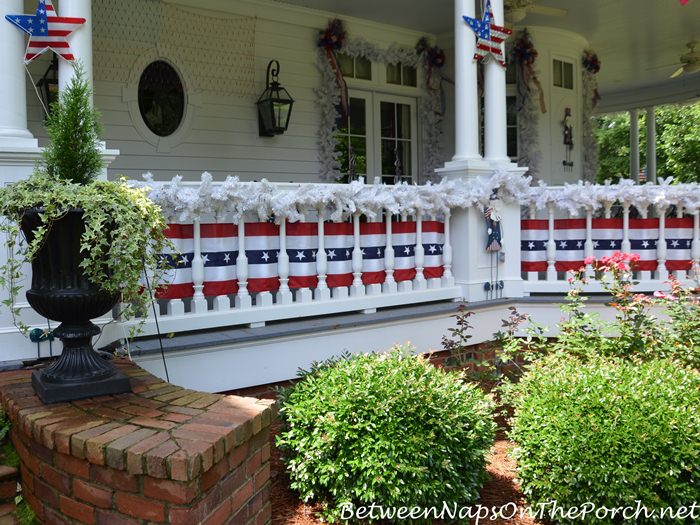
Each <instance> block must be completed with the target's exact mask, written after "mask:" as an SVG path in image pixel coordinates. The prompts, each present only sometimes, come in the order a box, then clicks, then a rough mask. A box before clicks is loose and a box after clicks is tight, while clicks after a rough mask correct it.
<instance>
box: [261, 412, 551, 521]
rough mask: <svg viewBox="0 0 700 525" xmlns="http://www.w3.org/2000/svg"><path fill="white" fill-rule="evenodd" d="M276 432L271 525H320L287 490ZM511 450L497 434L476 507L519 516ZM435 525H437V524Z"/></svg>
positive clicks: (309, 509)
mask: <svg viewBox="0 0 700 525" xmlns="http://www.w3.org/2000/svg"><path fill="white" fill-rule="evenodd" d="M499 426H501V427H503V421H502V420H500V418H499ZM278 428H279V424H274V425H273V427H272V434H273V437H272V455H271V458H270V462H271V473H270V478H271V480H272V487H271V489H272V490H271V495H270V498H271V501H272V523H273V525H319V524H321V523H323V522H322V521H321V520H319V519H318V518H316V517H315V514H316V513H317V512H318V508H317V507H316V506H314V505H308V504H305V503H304V502H303V501H300V500H299V497H298V495H297V493H296V492H294V491H293V490H291V489H290V488H289V477H287V474H286V472H285V469H284V464H283V463H282V461H281V460H280V455H279V451H278V450H277V447H275V445H274V434H275V432H276V431H277V429H278ZM512 447H513V443H512V442H511V441H509V440H508V439H506V437H505V435H504V432H503V431H502V430H501V431H499V432H498V434H497V436H496V442H495V443H494V446H493V449H492V451H491V455H490V457H489V458H488V467H487V470H488V473H489V476H490V479H489V480H488V481H487V482H486V483H485V484H484V487H483V488H482V490H481V499H480V501H479V503H480V504H481V505H483V506H486V507H501V506H502V505H506V504H511V505H512V503H515V504H516V505H517V507H518V513H517V514H520V510H521V509H522V508H524V505H525V502H524V500H523V495H522V493H521V492H520V487H519V486H518V483H517V481H516V480H515V461H514V460H513V459H512V458H511V457H510V456H509V455H508V451H509V450H510V449H511V448H512ZM472 523H475V521H474V520H473V521H472ZM481 523H489V524H494V525H505V524H509V525H536V524H537V523H538V522H537V521H535V520H533V519H531V518H529V517H524V518H520V517H516V518H513V519H508V520H496V521H488V520H481ZM435 525H438V524H437V523H436V524H435Z"/></svg>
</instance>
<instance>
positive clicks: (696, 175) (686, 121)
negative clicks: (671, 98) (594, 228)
mask: <svg viewBox="0 0 700 525" xmlns="http://www.w3.org/2000/svg"><path fill="white" fill-rule="evenodd" d="M597 120H598V127H597V129H596V130H595V131H596V136H597V138H598V146H599V164H598V181H599V182H603V181H604V180H606V179H610V180H612V181H617V180H618V179H621V178H628V177H629V155H630V147H629V132H630V118H629V114H628V113H617V114H611V115H601V116H599V117H598V118H597ZM639 163H640V166H645V165H646V114H645V113H644V112H641V113H640V118H639ZM656 175H657V177H659V178H661V177H663V178H666V177H673V178H674V179H675V180H677V181H681V182H692V181H700V102H696V103H694V104H686V105H669V106H660V107H657V108H656Z"/></svg>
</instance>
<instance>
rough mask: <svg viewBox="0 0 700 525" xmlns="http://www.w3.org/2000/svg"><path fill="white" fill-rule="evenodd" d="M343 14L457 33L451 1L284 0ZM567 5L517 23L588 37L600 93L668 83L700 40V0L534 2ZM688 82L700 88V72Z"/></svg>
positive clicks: (683, 80)
mask: <svg viewBox="0 0 700 525" xmlns="http://www.w3.org/2000/svg"><path fill="white" fill-rule="evenodd" d="M282 1H284V2H285V3H290V4H297V5H300V6H304V7H309V8H313V9H320V10H324V11H327V12H329V14H336V15H339V16H343V15H345V16H353V17H358V18H365V19H370V20H375V21H378V22H382V23H386V24H391V25H395V26H400V27H405V28H408V29H413V30H416V31H423V32H426V33H430V34H436V35H441V34H449V33H451V32H452V31H453V28H452V25H453V10H454V1H453V0H432V1H430V2H428V1H426V0H381V1H377V0H353V1H352V2H348V1H347V0H282ZM535 3H536V4H538V5H543V6H549V7H558V8H564V9H566V10H567V11H568V13H567V14H566V16H563V17H551V16H542V15H536V14H528V15H527V16H526V17H525V19H523V20H522V21H521V22H519V23H518V24H517V27H521V26H528V25H530V26H546V27H553V28H561V29H566V30H569V31H573V32H575V33H578V34H580V35H582V36H583V37H585V38H586V39H587V40H588V42H589V43H590V45H591V48H592V49H594V50H595V51H596V52H597V53H598V55H599V57H600V59H601V61H602V64H603V67H602V69H601V72H600V74H599V78H598V80H599V84H600V88H601V91H620V90H629V89H631V88H633V87H638V86H643V85H652V84H659V83H665V81H666V80H667V79H668V77H669V76H670V75H671V73H673V72H674V71H675V70H676V69H678V67H679V66H680V55H682V54H683V53H686V52H687V48H686V47H685V45H686V43H687V42H689V41H691V40H698V41H700V0H690V2H688V4H687V5H685V6H681V5H680V2H679V1H678V0H616V1H614V2H613V1H610V0H586V1H581V0H535ZM682 82H684V83H686V84H687V83H689V82H690V83H692V84H693V85H694V86H697V94H696V95H695V96H698V97H700V73H696V74H695V75H688V76H686V78H683V79H682Z"/></svg>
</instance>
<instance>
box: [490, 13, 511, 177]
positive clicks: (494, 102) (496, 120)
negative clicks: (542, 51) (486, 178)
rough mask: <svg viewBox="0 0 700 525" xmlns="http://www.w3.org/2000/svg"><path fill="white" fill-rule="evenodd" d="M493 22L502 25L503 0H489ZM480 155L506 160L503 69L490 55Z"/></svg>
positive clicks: (498, 161) (495, 160)
mask: <svg viewBox="0 0 700 525" xmlns="http://www.w3.org/2000/svg"><path fill="white" fill-rule="evenodd" d="M491 9H492V10H493V18H494V20H495V22H494V23H496V24H499V25H502V24H504V22H505V21H504V18H503V0H491ZM484 157H485V158H486V160H489V161H491V162H492V163H494V164H500V163H509V162H510V159H509V158H508V143H507V132H506V69H505V68H504V67H503V66H501V65H500V64H499V63H498V62H496V59H495V58H494V57H493V56H489V57H488V61H487V62H486V64H485V65H484Z"/></svg>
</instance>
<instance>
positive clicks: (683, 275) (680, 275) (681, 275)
mask: <svg viewBox="0 0 700 525" xmlns="http://www.w3.org/2000/svg"><path fill="white" fill-rule="evenodd" d="M676 218H677V219H682V218H683V206H682V205H681V204H677V205H676ZM691 269H692V268H691ZM673 274H674V275H675V276H676V279H678V280H679V281H684V280H685V279H687V278H688V271H687V270H676V271H675V272H673Z"/></svg>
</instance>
